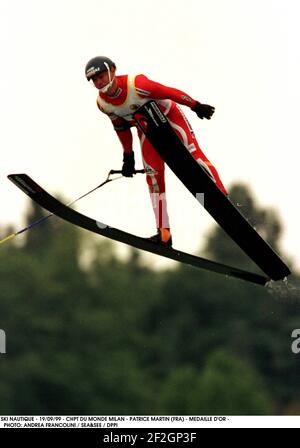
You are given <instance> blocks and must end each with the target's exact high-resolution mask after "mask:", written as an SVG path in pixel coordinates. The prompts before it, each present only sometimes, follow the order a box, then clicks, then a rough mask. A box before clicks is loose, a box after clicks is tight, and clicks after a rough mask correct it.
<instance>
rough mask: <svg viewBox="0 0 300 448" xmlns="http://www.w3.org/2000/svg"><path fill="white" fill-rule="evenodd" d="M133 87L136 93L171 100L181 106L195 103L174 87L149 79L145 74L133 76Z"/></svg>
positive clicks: (191, 105)
mask: <svg viewBox="0 0 300 448" xmlns="http://www.w3.org/2000/svg"><path fill="white" fill-rule="evenodd" d="M135 88H136V92H137V93H138V95H140V96H142V97H143V98H144V97H147V96H149V97H151V98H154V99H157V100H167V99H169V100H173V101H175V103H179V104H182V105H183V106H188V107H194V106H195V105H196V103H197V101H196V100H194V99H193V98H192V97H190V96H189V95H188V94H187V93H185V92H182V91H181V90H178V89H175V88H174V87H167V86H164V85H163V84H159V83H158V82H155V81H151V79H148V78H147V77H146V76H145V75H137V76H136V78H135Z"/></svg>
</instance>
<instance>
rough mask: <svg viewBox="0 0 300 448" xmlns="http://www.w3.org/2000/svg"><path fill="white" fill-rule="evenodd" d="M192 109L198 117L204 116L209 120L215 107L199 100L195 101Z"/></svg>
mask: <svg viewBox="0 0 300 448" xmlns="http://www.w3.org/2000/svg"><path fill="white" fill-rule="evenodd" d="M192 111H194V112H196V114H197V115H198V117H199V118H201V119H202V120H203V118H206V119H207V120H210V119H211V117H212V115H213V113H214V111H215V108H214V107H213V106H209V105H208V104H201V103H199V101H197V103H196V106H194V107H192Z"/></svg>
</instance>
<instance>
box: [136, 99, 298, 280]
mask: <svg viewBox="0 0 300 448" xmlns="http://www.w3.org/2000/svg"><path fill="white" fill-rule="evenodd" d="M134 117H135V120H136V122H137V124H138V126H139V127H140V129H141V130H142V132H143V133H144V134H145V136H146V137H147V139H148V140H149V141H150V142H151V143H152V145H153V146H154V147H155V149H156V150H157V152H158V153H159V155H160V156H161V158H162V159H163V160H164V161H165V163H166V164H167V165H168V166H169V168H170V169H171V170H172V171H173V172H174V174H175V175H176V176H177V177H178V179H180V180H181V182H182V183H183V184H184V185H185V187H186V188H187V189H188V190H189V191H190V192H191V193H192V194H193V195H194V196H195V197H197V195H198V194H204V204H203V203H202V202H201V203H202V205H204V208H205V209H206V210H207V211H208V213H210V215H211V216H212V217H213V218H214V220H215V221H216V222H217V223H218V224H219V225H220V226H221V227H222V228H223V230H225V232H226V233H227V234H228V235H229V236H230V238H231V239H232V240H233V241H235V243H237V244H238V245H239V246H240V248H241V249H242V250H243V251H244V252H245V253H246V254H247V255H248V256H249V257H250V258H251V259H252V260H253V261H254V263H256V265H257V266H258V267H259V268H260V269H261V270H262V271H263V272H264V273H265V274H266V275H267V276H268V277H270V278H271V279H272V280H283V279H284V278H285V277H286V276H288V275H289V274H290V273H291V272H290V270H289V268H288V266H286V264H285V263H284V262H283V261H282V260H281V258H280V257H279V256H278V255H277V254H276V253H275V252H274V250H273V249H272V248H271V247H270V246H269V244H268V243H266V241H264V240H263V238H262V237H261V236H260V235H259V234H258V233H257V232H256V230H255V229H254V228H253V227H252V226H251V224H250V223H249V222H248V221H247V219H246V218H245V217H244V216H243V215H242V214H241V213H240V211H239V210H238V209H237V208H236V207H235V205H234V204H233V203H232V202H231V200H230V199H229V198H228V197H227V196H226V195H225V194H224V193H223V192H222V191H221V190H220V189H219V188H218V187H217V186H216V184H215V182H214V180H213V179H212V177H211V176H210V175H209V174H208V172H207V171H206V170H205V168H204V167H203V166H201V165H200V164H199V163H197V161H196V160H195V159H194V158H193V157H192V156H191V154H190V153H189V151H188V150H187V149H186V147H185V146H184V145H183V143H182V142H181V140H180V139H179V137H177V135H176V133H175V131H174V130H173V128H172V126H171V124H170V123H169V121H168V120H167V118H166V117H165V115H164V114H163V113H162V112H161V110H160V109H159V107H158V105H157V103H156V102H155V101H154V100H151V101H148V102H147V103H146V104H144V105H143V106H141V107H140V108H139V109H138V110H137V111H136V112H135V114H134Z"/></svg>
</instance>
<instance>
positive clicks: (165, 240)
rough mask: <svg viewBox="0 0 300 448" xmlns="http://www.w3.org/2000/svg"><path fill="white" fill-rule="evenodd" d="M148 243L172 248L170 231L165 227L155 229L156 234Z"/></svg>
mask: <svg viewBox="0 0 300 448" xmlns="http://www.w3.org/2000/svg"><path fill="white" fill-rule="evenodd" d="M148 239H149V241H152V243H155V244H162V245H164V246H167V247H171V246H172V235H171V231H170V229H168V228H167V227H160V228H159V229H157V234H156V235H153V236H151V237H150V238H148Z"/></svg>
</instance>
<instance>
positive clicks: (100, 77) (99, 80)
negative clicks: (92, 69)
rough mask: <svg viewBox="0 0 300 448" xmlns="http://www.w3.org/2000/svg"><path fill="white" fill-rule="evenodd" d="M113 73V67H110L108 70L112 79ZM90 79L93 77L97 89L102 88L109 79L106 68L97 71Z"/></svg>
mask: <svg viewBox="0 0 300 448" xmlns="http://www.w3.org/2000/svg"><path fill="white" fill-rule="evenodd" d="M114 75H115V69H114V68H113V67H112V68H111V70H110V76H111V79H113V77H114ZM92 79H93V83H94V86H95V87H96V88H97V89H102V88H103V87H105V86H106V85H107V84H108V83H109V81H110V79H109V76H108V72H107V70H105V71H103V72H100V73H98V74H97V75H95V76H93V78H92Z"/></svg>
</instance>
